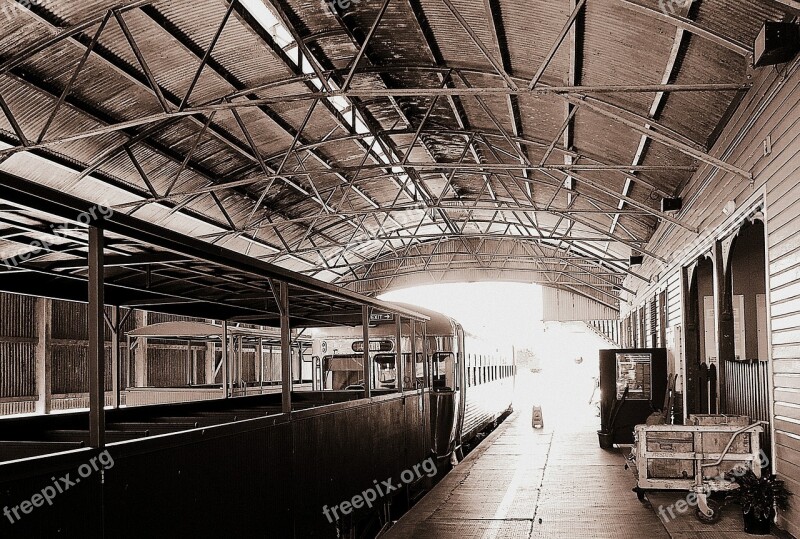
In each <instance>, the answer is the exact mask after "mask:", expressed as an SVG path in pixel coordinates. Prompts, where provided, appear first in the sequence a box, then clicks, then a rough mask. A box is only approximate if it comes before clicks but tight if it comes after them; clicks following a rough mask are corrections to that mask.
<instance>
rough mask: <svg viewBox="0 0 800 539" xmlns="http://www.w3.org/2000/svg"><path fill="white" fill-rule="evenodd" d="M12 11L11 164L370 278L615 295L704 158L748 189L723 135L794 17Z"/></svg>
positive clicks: (754, 7)
mask: <svg viewBox="0 0 800 539" xmlns="http://www.w3.org/2000/svg"><path fill="white" fill-rule="evenodd" d="M0 10H4V11H3V13H2V17H4V21H3V27H2V30H0V98H2V99H0V109H2V113H0V170H3V171H5V172H8V173H11V174H15V175H18V176H22V177H25V178H27V179H30V180H34V181H37V182H40V183H43V184H45V185H48V186H50V187H53V188H56V189H59V190H62V191H64V192H68V193H70V194H73V195H76V196H79V197H81V198H85V199H89V200H92V201H96V202H103V203H108V204H111V205H114V206H115V208H116V209H117V210H118V211H126V212H130V213H133V214H134V215H136V216H137V217H140V218H143V219H146V220H148V221H150V222H153V223H156V224H159V225H161V226H164V227H166V228H170V229H173V230H177V231H179V232H182V233H185V234H189V235H192V236H194V237H197V238H201V239H204V240H206V241H208V242H210V243H213V244H215V245H222V246H225V247H227V248H229V249H232V250H236V251H239V252H242V253H245V254H247V255H250V256H253V257H257V258H259V259H263V260H266V261H269V262H273V263H277V264H280V265H282V266H284V267H287V268H290V269H294V270H297V271H301V272H304V273H306V274H309V275H313V276H316V277H318V278H320V279H323V280H326V281H331V282H339V283H342V284H348V285H349V286H351V287H353V288H357V289H359V290H363V291H366V292H377V291H380V290H385V289H387V288H388V287H391V286H393V283H396V282H397V280H398V278H400V280H406V281H407V280H408V278H409V277H408V276H409V275H411V274H414V275H416V276H417V277H418V280H428V281H430V280H435V279H436V278H437V274H436V273H431V268H432V267H435V268H436V270H437V271H438V272H440V273H441V272H442V271H444V272H447V271H449V270H450V269H452V270H453V271H460V272H467V271H469V270H470V269H471V270H474V273H475V275H480V276H481V277H480V278H485V277H486V278H488V276H490V275H492V274H493V273H492V272H493V271H495V272H497V274H498V275H502V274H504V272H508V275H509V277H510V278H514V279H517V278H518V276H519V275H524V274H526V273H527V274H528V275H529V276H530V279H531V280H532V281H536V282H540V283H544V284H548V285H550V286H554V287H557V288H561V289H564V290H570V291H573V292H577V293H580V294H583V295H585V296H588V297H590V298H593V299H596V300H598V301H600V302H602V303H604V304H606V305H609V306H612V307H613V306H616V305H617V302H618V296H619V290H620V288H621V286H622V279H623V278H624V277H625V276H626V275H632V274H635V272H632V271H631V270H630V269H629V268H628V266H627V263H626V260H627V258H628V256H629V255H631V254H632V253H633V254H637V253H641V254H645V255H646V256H649V255H651V253H649V252H648V251H647V250H646V249H645V247H644V246H645V245H646V243H647V241H648V240H649V239H650V237H651V236H652V234H653V231H654V230H655V228H656V227H657V226H658V224H659V222H661V221H663V220H671V221H673V222H674V223H676V224H678V225H679V226H680V225H681V223H680V222H679V221H677V220H676V219H675V218H674V217H672V216H671V215H667V214H663V213H661V212H660V211H659V203H660V199H661V198H662V197H665V196H675V195H678V194H680V189H681V186H682V185H683V184H684V183H685V182H686V180H687V179H688V178H689V177H690V175H691V174H692V172H693V170H694V169H695V168H696V167H697V165H698V163H700V162H704V163H710V164H712V165H713V166H716V167H719V168H723V169H725V170H727V171H729V172H733V173H735V174H739V175H741V176H742V178H743V181H745V180H746V179H747V178H748V176H749V171H744V170H737V169H735V168H734V167H731V166H729V165H727V164H726V163H724V162H723V161H721V160H719V159H716V158H715V157H714V156H713V155H711V152H710V150H709V148H711V147H712V146H713V143H714V137H715V136H716V135H715V134H716V133H717V132H718V130H719V129H718V128H719V127H720V125H721V124H724V123H725V122H726V121H727V115H726V114H727V111H728V109H729V108H730V107H731V105H732V104H735V103H736V102H737V100H738V99H739V98H740V97H741V94H742V93H743V92H745V91H746V90H747V88H748V86H749V82H748V81H749V78H748V64H749V62H750V58H749V54H750V53H751V50H750V49H751V47H752V42H753V39H754V38H755V36H756V34H757V33H758V31H759V29H760V27H761V25H762V23H763V21H764V20H782V19H783V18H785V17H786V15H787V13H793V12H792V11H791V8H790V7H788V5H787V4H786V3H782V2H780V1H770V2H759V3H755V2H751V1H749V0H694V1H693V2H665V1H664V0H660V1H659V0H588V1H586V0H486V1H484V2H474V1H469V0H368V1H367V0H362V1H355V0H354V1H352V2H336V1H333V2H324V1H322V0H319V1H313V2H312V1H308V0H232V1H231V0H195V1H193V2H173V1H169V0H157V1H153V2H146V1H132V0H123V1H120V2H108V1H105V0H92V1H86V2H83V1H82V2H38V3H35V4H31V5H30V6H29V7H25V6H24V5H23V4H22V3H17V2H14V1H12V0H2V1H0ZM571 15H574V17H572V16H571ZM573 19H574V22H572V21H573ZM568 22H570V24H567V23H568ZM562 38H563V39H562ZM0 226H2V225H0ZM498 253H499V254H500V256H497V255H498Z"/></svg>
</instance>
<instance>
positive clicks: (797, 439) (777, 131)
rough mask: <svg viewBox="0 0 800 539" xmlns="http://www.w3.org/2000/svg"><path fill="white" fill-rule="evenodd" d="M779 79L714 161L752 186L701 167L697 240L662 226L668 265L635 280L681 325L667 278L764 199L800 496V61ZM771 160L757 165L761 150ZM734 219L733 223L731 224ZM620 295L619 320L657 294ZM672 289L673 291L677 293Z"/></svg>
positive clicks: (690, 207) (743, 108)
mask: <svg viewBox="0 0 800 539" xmlns="http://www.w3.org/2000/svg"><path fill="white" fill-rule="evenodd" d="M780 67H781V69H779V70H777V69H773V68H764V69H759V70H756V72H755V76H754V78H753V88H752V89H751V90H750V91H749V92H748V94H747V95H746V96H745V98H744V99H743V100H742V103H741V104H740V106H739V108H738V109H737V110H736V112H735V113H734V114H733V116H732V117H731V119H730V122H729V123H728V125H727V127H726V128H725V129H724V130H723V132H722V134H721V136H720V137H719V139H718V140H717V142H716V144H715V146H714V148H713V149H712V150H711V153H712V154H713V155H715V156H717V157H720V158H722V159H724V160H725V161H727V162H728V163H731V164H734V165H736V166H738V167H741V168H744V169H746V170H751V171H752V172H753V175H754V181H753V183H752V184H750V183H749V182H748V181H746V180H743V179H742V178H740V177H737V176H734V175H732V174H730V173H727V172H724V171H718V170H714V169H713V168H712V167H709V166H707V165H701V166H700V168H699V169H698V171H697V172H696V173H695V174H694V175H693V177H692V179H691V180H690V181H689V182H688V183H687V185H686V186H685V187H684V188H683V190H682V191H681V193H680V194H681V196H682V197H683V199H684V210H682V211H681V212H680V213H679V214H678V217H679V218H680V219H682V220H684V221H685V222H686V223H687V224H689V225H692V226H695V227H697V228H698V229H699V230H701V233H700V234H693V233H691V232H689V231H686V230H684V229H682V228H678V227H676V226H674V225H672V224H670V223H665V222H662V224H661V226H660V227H659V228H658V230H657V231H656V233H655V235H654V236H653V238H652V240H651V242H650V243H649V245H648V247H649V248H650V249H651V250H652V251H654V252H655V253H656V254H659V255H661V256H663V257H665V258H667V259H668V260H669V264H667V265H666V267H665V266H663V265H661V264H660V263H658V262H656V261H655V260H653V259H651V258H648V257H646V259H645V260H646V261H645V263H644V264H643V266H642V268H641V272H642V273H643V274H644V275H646V276H651V277H652V276H655V275H657V274H659V275H661V279H662V280H663V279H664V278H666V279H668V281H670V284H669V285H668V287H667V288H668V298H669V299H668V303H669V305H670V307H669V309H668V318H669V323H670V324H675V323H677V322H678V320H676V318H675V314H676V313H675V311H673V310H672V309H673V308H674V307H673V306H677V307H678V309H679V308H680V307H679V306H680V303H679V302H675V300H674V297H675V296H674V295H673V294H674V293H675V292H674V290H675V288H674V287H677V286H676V285H677V284H678V283H674V284H673V283H672V280H673V275H674V272H675V271H677V270H678V269H679V268H680V267H681V266H683V265H685V264H687V263H689V262H691V261H692V260H693V259H694V258H695V257H696V256H698V255H699V254H700V253H702V252H704V251H707V250H708V249H709V248H710V246H711V245H712V244H713V242H714V240H715V239H716V238H720V237H722V236H723V235H724V234H725V232H726V230H728V229H731V226H732V222H731V221H732V218H731V217H730V216H726V215H725V214H723V212H722V208H723V206H724V205H725V203H726V202H727V201H729V200H734V201H735V202H736V206H737V212H738V209H742V208H744V207H746V206H747V207H750V206H752V205H754V204H756V203H757V202H758V199H759V198H760V197H763V201H764V208H765V216H766V222H765V228H766V235H767V239H766V243H767V255H766V256H767V258H766V259H767V265H768V271H767V280H768V282H767V293H768V296H769V298H768V300H769V302H770V308H769V315H770V327H769V337H770V343H771V348H770V357H771V361H772V367H773V368H772V379H773V382H774V387H775V389H774V399H773V400H774V403H773V407H774V421H773V423H774V428H775V436H774V441H775V443H774V445H775V467H776V470H777V472H778V473H779V474H780V475H781V476H782V477H783V478H784V479H785V480H786V481H787V483H788V486H789V488H790V489H791V490H792V491H794V492H800V226H798V225H800V218H799V217H798V216H800V59H796V60H795V61H794V62H792V63H791V64H790V65H787V66H780ZM768 136H769V137H770V138H771V143H772V151H771V153H770V154H769V155H767V156H764V141H765V139H766V138H767V137H768ZM735 218H739V219H741V217H739V216H737V215H736V214H734V218H733V219H735ZM626 286H627V287H628V288H631V289H633V290H635V291H636V294H635V295H634V296H632V297H629V298H628V300H629V301H630V303H629V304H627V305H623V308H622V315H623V317H624V316H626V315H627V313H628V312H630V311H631V310H635V309H637V308H639V307H640V306H641V305H646V302H647V301H649V300H650V298H651V297H652V295H653V294H654V293H657V289H659V288H661V287H660V286H658V285H656V286H653V285H646V284H644V283H642V282H640V281H638V280H636V279H627V281H626ZM677 288H679V287H677ZM779 522H780V524H781V526H782V527H784V528H785V529H787V530H788V531H789V532H791V533H792V534H793V535H795V536H798V537H800V500H795V502H794V506H793V508H792V509H790V510H789V511H787V512H785V513H783V514H782V515H780V517H779Z"/></svg>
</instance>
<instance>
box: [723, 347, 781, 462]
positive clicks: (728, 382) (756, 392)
mask: <svg viewBox="0 0 800 539" xmlns="http://www.w3.org/2000/svg"><path fill="white" fill-rule="evenodd" d="M725 388H726V395H725V397H726V399H725V400H726V402H725V406H726V407H725V412H726V413H728V414H736V415H746V416H750V418H751V419H753V420H756V419H757V420H759V421H769V420H770V412H769V363H768V362H767V361H730V360H728V361H726V362H725ZM761 446H762V449H764V450H765V452H766V453H767V454H769V452H770V447H771V436H770V432H769V429H767V430H766V432H764V433H762V435H761Z"/></svg>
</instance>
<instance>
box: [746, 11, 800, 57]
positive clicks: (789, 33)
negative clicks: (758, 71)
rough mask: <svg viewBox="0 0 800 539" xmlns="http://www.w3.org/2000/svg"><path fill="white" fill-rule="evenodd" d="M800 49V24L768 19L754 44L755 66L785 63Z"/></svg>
mask: <svg viewBox="0 0 800 539" xmlns="http://www.w3.org/2000/svg"><path fill="white" fill-rule="evenodd" d="M798 51H800V26H799V25H797V24H795V23H792V22H774V21H767V22H765V23H764V26H763V27H762V28H761V32H759V33H758V37H756V41H755V43H754V44H753V65H754V66H755V67H763V66H771V65H775V64H783V63H786V62H789V61H791V60H792V58H794V57H795V55H796V54H797V53H798Z"/></svg>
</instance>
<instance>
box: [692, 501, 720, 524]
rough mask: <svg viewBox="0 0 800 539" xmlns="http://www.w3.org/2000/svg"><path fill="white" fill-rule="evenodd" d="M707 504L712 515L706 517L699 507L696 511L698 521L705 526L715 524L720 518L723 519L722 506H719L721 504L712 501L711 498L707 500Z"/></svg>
mask: <svg viewBox="0 0 800 539" xmlns="http://www.w3.org/2000/svg"><path fill="white" fill-rule="evenodd" d="M706 504H707V505H708V508H709V509H710V510H711V515H706V514H705V513H703V512H702V511H701V510H700V508H699V507H698V508H697V509H696V510H695V513H694V514H695V516H696V517H697V520H699V521H700V522H702V523H703V524H714V523H715V522H717V521H718V520H719V519H720V518H722V506H721V505H720V504H719V502H717V501H716V500H712V499H711V498H709V499H707V500H706Z"/></svg>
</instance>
